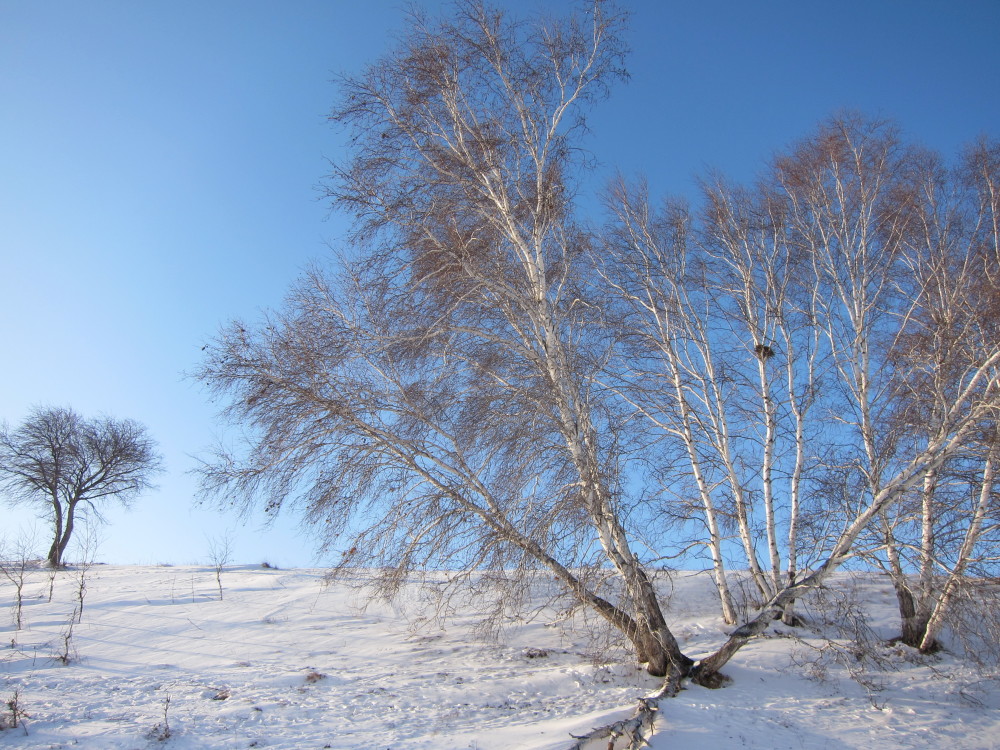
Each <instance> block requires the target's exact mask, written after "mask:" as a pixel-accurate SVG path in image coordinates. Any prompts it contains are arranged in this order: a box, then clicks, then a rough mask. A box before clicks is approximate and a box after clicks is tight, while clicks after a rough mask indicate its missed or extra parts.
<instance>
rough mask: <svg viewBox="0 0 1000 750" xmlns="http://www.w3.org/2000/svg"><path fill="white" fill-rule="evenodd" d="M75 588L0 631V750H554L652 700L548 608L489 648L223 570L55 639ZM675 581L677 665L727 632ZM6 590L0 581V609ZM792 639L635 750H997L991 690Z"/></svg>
mask: <svg viewBox="0 0 1000 750" xmlns="http://www.w3.org/2000/svg"><path fill="white" fill-rule="evenodd" d="M75 576H76V572H74V571H73V570H70V571H65V572H61V573H59V574H58V576H57V579H56V581H55V588H54V596H53V600H52V601H51V602H49V601H48V600H47V598H48V576H47V573H46V572H45V571H35V572H33V573H32V577H31V579H30V580H29V582H28V584H27V586H26V587H25V593H26V596H27V599H26V601H25V605H24V617H25V622H24V627H23V628H22V629H21V630H19V631H17V630H15V629H14V626H13V620H12V618H6V617H5V621H4V623H3V628H2V629H0V632H2V637H3V643H4V644H5V648H4V650H3V651H2V652H0V699H2V702H0V719H2V720H3V721H6V722H7V723H8V724H9V723H10V719H11V707H10V706H9V705H8V701H10V700H11V699H12V697H13V696H14V694H15V691H16V694H17V700H18V704H17V705H18V707H19V708H20V710H22V711H24V712H25V713H26V714H27V716H28V718H27V719H25V720H24V723H25V725H26V729H27V734H25V731H24V729H23V728H22V727H18V728H16V729H6V730H4V731H2V732H0V747H3V748H7V747H11V748H32V749H38V750H42V749H43V748H44V749H46V750H55V749H57V748H58V749H60V750H61V749H62V748H66V749H68V748H79V749H80V750H146V749H147V748H160V747H162V748H168V749H169V750H195V749H199V750H200V749H206V750H223V749H224V750H236V749H237V748H272V749H274V750H279V749H280V750H307V749H312V748H315V749H316V750H320V749H321V748H373V749H374V748H378V749H380V750H384V749H386V748H392V749H393V750H403V749H408V748H414V749H417V750H431V748H433V749H434V750H449V749H452V748H455V749H459V748H471V749H475V750H500V749H501V748H502V749H503V750H512V749H513V748H522V749H524V750H528V749H529V748H530V749H531V750H557V749H561V748H566V747H568V746H569V745H570V744H571V742H572V740H571V738H570V734H571V733H574V734H582V733H584V732H586V731H587V730H589V729H590V728H591V727H593V726H596V725H599V724H603V723H605V722H607V721H610V720H612V719H616V718H622V717H624V716H627V715H628V714H629V713H630V711H631V708H632V706H633V705H634V702H635V700H636V698H638V697H640V696H641V695H643V694H644V693H646V692H649V691H652V690H653V689H655V688H656V687H657V682H656V681H655V680H654V679H652V678H650V677H648V676H646V675H645V674H644V673H643V672H642V671H641V670H640V669H638V668H637V667H636V666H635V665H632V664H629V663H627V662H626V663H624V664H622V663H620V662H618V661H617V660H616V659H617V657H618V656H619V655H618V654H616V653H614V652H608V651H605V653H604V654H601V653H600V651H601V649H600V648H599V647H598V646H599V644H598V643H595V641H594V639H593V638H591V637H590V636H588V634H587V633H586V632H585V630H584V628H583V627H582V623H581V622H580V621H578V620H560V618H559V617H558V614H557V613H556V612H554V611H543V612H542V613H541V615H540V616H539V617H536V618H535V619H533V620H532V621H531V622H527V623H513V624H512V625H511V627H509V628H508V629H507V631H506V632H505V633H504V634H503V636H502V638H501V639H500V640H499V641H491V640H486V639H483V638H480V637H478V636H477V635H476V632H477V631H475V629H474V627H473V626H474V624H475V621H476V618H475V616H474V615H475V613H474V611H473V608H472V607H471V606H464V607H460V608H459V609H458V611H456V612H455V613H454V615H453V616H452V617H451V618H449V619H448V620H447V621H445V622H444V623H441V622H438V621H437V620H436V619H434V618H433V617H432V616H431V615H432V607H431V599H432V595H429V594H427V593H426V592H424V591H422V590H420V589H418V588H417V587H415V586H414V587H411V588H410V589H407V591H406V592H405V594H404V596H403V597H402V598H401V600H400V601H399V602H397V603H395V604H393V605H391V606H389V605H370V606H368V607H364V606H363V599H362V598H360V596H359V594H358V592H357V591H356V590H354V589H352V588H351V587H349V586H346V585H343V584H338V585H334V586H324V585H323V575H322V572H321V571H314V570H293V571H281V570H273V569H262V568H252V567H241V568H233V569H230V570H227V571H226V572H225V573H224V574H223V579H222V582H223V586H224V598H223V599H222V600H221V601H220V600H219V592H218V588H217V587H216V582H215V578H214V571H212V570H211V569H210V568H204V567H111V566H95V567H93V568H91V569H90V571H89V574H88V577H87V588H86V592H85V601H84V610H83V616H82V620H81V622H80V623H79V624H76V625H74V626H73V628H72V631H70V630H69V624H70V620H71V615H72V612H73V609H74V605H75V602H74V597H75V595H76V589H77V579H76V578H75ZM673 585H674V589H675V593H674V596H673V599H672V601H673V602H674V606H675V608H676V607H679V606H680V605H681V603H683V604H684V607H685V609H684V611H683V612H682V611H672V612H671V613H670V617H671V622H672V624H673V625H675V628H676V632H677V634H678V636H679V637H680V638H682V639H683V646H684V648H685V650H686V651H687V652H688V653H690V654H695V655H696V654H698V653H700V652H702V651H707V650H708V649H710V648H712V647H714V646H717V645H718V643H719V642H720V641H721V637H722V635H723V633H724V632H725V627H724V626H723V624H722V623H721V621H720V620H719V618H718V616H717V614H716V611H715V608H714V605H713V601H712V591H711V584H710V581H709V579H708V577H707V576H704V575H694V574H692V575H687V576H678V577H677V579H676V580H675V581H674V582H673ZM840 585H841V586H842V587H849V586H854V587H857V588H858V590H859V591H860V594H859V595H860V596H862V597H863V599H864V601H865V602H866V603H867V605H868V607H869V608H870V610H871V611H872V612H873V613H874V616H873V619H872V623H873V625H874V626H875V627H876V629H882V630H884V631H885V634H886V635H889V634H891V629H892V626H893V619H892V606H893V600H892V596H891V590H890V589H889V588H888V587H883V586H881V585H878V584H875V583H871V582H861V584H860V585H859V584H850V583H849V580H848V579H846V578H842V579H841V584H840ZM13 591H14V590H13V587H12V586H11V585H10V584H9V583H6V582H5V584H4V586H3V587H2V588H0V596H2V597H3V599H2V600H3V601H5V602H11V601H13V596H14V594H13ZM67 634H70V638H69V642H68V644H67V642H66V635H67ZM797 634H798V636H799V637H800V638H801V640H795V639H793V638H790V637H789V636H791V635H793V632H792V629H790V628H787V627H784V626H781V625H780V624H779V625H778V626H777V627H776V628H772V633H771V637H768V638H764V639H761V640H759V641H757V642H755V643H753V644H751V645H749V646H748V647H747V648H745V649H744V651H742V652H741V653H740V655H738V656H737V658H736V659H735V660H734V661H733V662H732V664H731V665H730V666H729V667H728V668H727V669H726V670H725V671H726V673H727V674H728V675H730V676H731V677H732V678H733V683H732V684H731V685H730V686H729V687H727V688H725V689H722V690H716V691H712V690H707V689H704V688H700V687H697V686H691V687H689V689H687V690H685V691H684V692H682V693H681V695H680V696H679V697H678V698H676V699H674V700H671V701H667V702H666V704H665V710H664V712H663V716H662V717H661V719H660V721H659V723H658V732H657V735H656V737H655V738H654V739H653V742H652V747H653V748H654V749H657V750H664V749H665V748H675V747H698V748H703V749H705V750H707V749H710V748H731V747H751V748H794V749H799V748H808V749H811V748H866V749H867V748H870V747H872V746H878V747H880V748H885V749H887V750H888V748H941V747H948V748H952V749H955V750H959V749H962V748H968V749H971V748H1000V711H998V708H1000V681H998V680H997V675H996V673H995V672H994V673H992V674H987V675H984V674H982V673H978V672H976V671H975V670H973V669H972V668H971V667H970V666H968V665H965V664H962V663H961V662H958V661H957V660H956V659H955V658H954V657H952V656H950V655H949V654H947V653H945V654H942V655H939V656H936V657H920V656H918V655H915V654H914V653H913V652H911V651H910V650H908V649H903V648H900V647H884V648H882V649H880V656H881V667H879V665H876V664H872V663H867V664H866V663H864V662H862V663H860V665H854V666H852V665H851V664H850V660H849V659H844V660H842V661H843V664H842V663H841V662H840V661H837V660H836V659H834V658H833V657H834V656H835V654H836V653H837V652H836V649H833V648H831V647H829V645H828V644H827V642H826V641H823V640H821V639H819V638H817V637H815V635H811V634H810V633H809V632H808V631H806V630H803V629H797ZM67 646H68V647H67ZM824 646H827V647H826V648H823V647H824ZM819 649H822V650H819ZM61 656H68V657H69V659H68V663H66V664H64V663H63V660H62V659H60V658H59V657H61ZM602 659H603V661H602ZM844 664H846V665H847V666H844ZM848 667H850V669H851V670H853V671H854V672H855V677H857V678H858V679H852V678H851V676H850V674H849V670H848ZM167 735H169V736H167Z"/></svg>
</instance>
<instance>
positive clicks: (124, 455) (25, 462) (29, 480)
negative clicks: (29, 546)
mask: <svg viewBox="0 0 1000 750" xmlns="http://www.w3.org/2000/svg"><path fill="white" fill-rule="evenodd" d="M160 468H161V457H160V455H159V454H158V452H157V450H156V443H155V442H154V441H153V439H152V438H150V437H149V435H148V434H147V432H146V428H145V427H144V426H143V425H141V424H139V423H138V422H136V421H134V420H131V419H122V420H119V419H113V418H111V417H96V418H93V419H84V418H83V417H81V416H80V415H79V414H77V413H76V412H74V411H73V410H72V409H67V408H62V407H55V408H53V407H44V408H41V407H40V408H36V409H34V410H33V411H32V412H31V413H30V414H29V415H28V418H27V419H25V421H24V422H23V423H22V424H21V426H20V427H18V428H17V429H14V430H12V429H10V428H9V427H8V426H7V424H6V423H5V424H4V425H3V427H2V429H0V492H3V493H5V494H6V495H7V499H8V502H9V503H11V504H12V505H13V504H33V505H37V506H40V507H42V508H43V509H44V516H45V517H46V518H47V519H48V520H49V521H51V523H52V531H53V539H52V546H51V547H50V548H49V553H48V558H47V559H48V564H49V565H50V566H52V567H54V568H55V567H59V566H61V565H62V561H63V553H64V552H65V551H66V547H67V546H68V545H69V542H70V538H71V537H72V534H73V528H74V525H75V523H76V521H77V520H78V519H79V518H80V514H81V513H83V512H90V513H92V514H93V517H94V518H95V519H97V520H103V519H102V518H101V515H100V512H99V504H100V503H102V502H104V501H107V500H111V499H114V500H117V501H118V502H120V503H122V504H123V505H125V506H126V507H127V506H128V505H129V504H130V503H131V502H132V500H133V499H134V498H135V497H136V496H137V495H138V494H139V493H141V492H142V491H143V490H145V489H148V488H149V487H151V484H150V479H151V478H152V476H153V475H155V474H156V473H157V472H158V471H160Z"/></svg>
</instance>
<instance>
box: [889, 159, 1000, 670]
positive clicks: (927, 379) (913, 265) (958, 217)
mask: <svg viewBox="0 0 1000 750" xmlns="http://www.w3.org/2000/svg"><path fill="white" fill-rule="evenodd" d="M916 167H917V168H916V169H914V170H913V182H914V186H915V188H916V190H915V192H914V200H913V201H912V205H911V206H910V211H911V214H912V215H911V219H910V222H909V224H910V227H911V230H910V232H909V233H908V237H907V244H908V246H909V252H908V253H907V262H908V265H909V266H910V271H911V275H912V277H913V278H915V279H916V280H917V281H918V286H917V287H916V289H915V292H914V293H913V294H912V296H911V298H912V306H911V308H910V309H909V310H908V311H907V315H906V317H905V320H904V321H903V325H902V326H901V332H900V334H899V336H898V341H897V345H896V346H895V361H894V363H893V364H894V366H895V367H897V368H898V369H899V371H900V375H901V377H899V378H898V383H899V386H898V390H897V393H896V395H895V398H894V400H893V401H892V403H893V404H894V406H895V408H896V409H897V411H896V414H895V419H894V423H893V424H894V428H895V430H896V431H897V433H898V434H899V435H900V439H899V442H900V443H901V444H902V445H903V446H904V447H905V449H909V447H910V445H911V443H912V442H913V441H922V440H926V439H927V436H928V435H930V434H933V433H934V432H935V431H937V430H939V429H940V426H941V420H942V417H943V415H946V414H947V413H948V410H949V408H950V406H951V405H952V404H953V403H954V401H955V398H956V396H957V395H958V394H959V392H960V389H961V388H962V386H963V384H964V383H966V382H967V381H968V379H969V377H970V373H972V372H976V371H977V370H978V368H979V367H980V366H981V364H982V363H983V362H984V361H989V358H990V356H991V354H992V353H993V352H994V351H995V349H996V341H997V339H998V336H1000V291H998V289H1000V287H998V286H997V284H996V281H997V268H998V264H1000V251H998V248H1000V190H998V188H1000V145H998V144H991V143H989V142H986V141H980V142H978V143H976V144H975V145H974V146H972V147H970V148H969V149H968V150H967V152H966V154H965V156H964V159H963V162H962V164H961V165H960V166H959V168H958V169H956V170H951V171H949V170H946V169H945V168H944V167H943V166H942V165H941V163H940V160H939V159H938V158H937V157H936V156H935V155H933V154H921V158H920V159H919V161H918V163H917V165H916ZM993 377H994V378H995V377H996V371H995V370H994V373H993ZM978 396H979V394H975V396H973V397H978ZM998 446H1000V443H998V436H997V434H996V423H995V417H994V418H993V419H991V420H990V421H989V422H987V423H985V424H984V425H983V426H982V428H981V430H980V431H979V432H978V433H977V434H976V435H975V437H974V439H972V440H970V441H968V445H967V446H966V450H964V451H962V452H961V453H960V454H958V455H955V456H954V457H952V458H951V459H950V460H949V461H947V462H945V463H943V464H942V465H941V466H940V467H938V468H935V469H934V470H932V471H930V472H928V473H927V475H926V476H925V477H924V479H923V482H922V483H921V484H920V486H919V487H916V488H915V489H914V491H913V493H912V494H911V496H910V497H909V498H908V499H907V500H908V501H906V502H904V503H902V504H901V505H900V506H899V507H897V508H896V509H895V510H894V512H892V513H886V514H884V515H883V517H882V523H881V528H880V529H879V530H878V532H876V533H875V535H874V536H875V540H874V541H875V542H876V544H878V543H881V545H884V551H885V554H884V557H881V558H879V559H878V561H879V563H880V564H881V567H883V568H884V569H885V570H886V571H887V572H888V573H889V575H890V577H891V578H892V581H893V584H894V586H895V589H896V596H897V600H898V602H899V610H900V620H901V625H902V635H901V640H902V641H903V642H904V643H907V644H908V645H911V646H913V647H915V648H920V649H921V650H924V651H927V650H932V649H934V648H936V647H937V645H938V643H937V636H938V634H939V632H940V630H941V628H942V626H943V624H944V622H945V621H946V619H947V616H948V611H949V608H950V604H951V601H952V598H953V595H954V594H955V593H956V591H957V590H958V589H959V588H963V587H964V588H969V587H970V586H971V587H974V585H975V584H974V581H973V580H966V579H967V573H969V572H971V571H975V573H976V574H977V575H978V576H979V577H980V578H982V577H985V576H990V575H993V574H995V573H996V563H997V561H998V560H1000V556H998V555H1000V549H998V547H997V541H998V539H997V531H998V529H1000V525H998V524H1000V516H998V510H1000V509H998V506H997V502H996V488H995V475H996V460H997V451H998ZM879 534H881V537H879ZM881 545H880V546H881ZM914 571H915V575H911V572H914ZM983 614H984V617H985V616H986V614H987V613H986V612H985V611H984V613H983Z"/></svg>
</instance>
